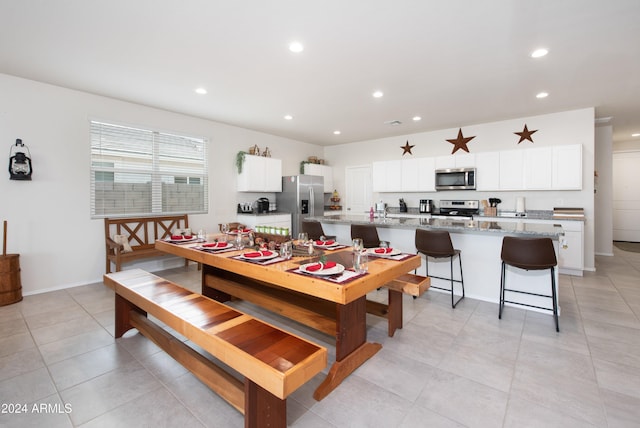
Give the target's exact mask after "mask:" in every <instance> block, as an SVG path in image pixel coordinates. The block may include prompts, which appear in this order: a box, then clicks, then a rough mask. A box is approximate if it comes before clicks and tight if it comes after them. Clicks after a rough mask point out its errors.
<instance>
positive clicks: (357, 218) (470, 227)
mask: <svg viewBox="0 0 640 428" xmlns="http://www.w3.org/2000/svg"><path fill="white" fill-rule="evenodd" d="M309 220H315V221H319V222H321V223H326V224H373V225H375V226H376V227H386V228H399V229H418V228H420V229H438V230H447V231H449V232H451V233H493V234H497V235H524V236H532V237H534V236H537V237H540V236H542V237H549V238H552V239H558V238H559V237H560V236H563V235H564V232H563V230H562V227H560V226H559V225H554V224H546V223H529V222H527V221H526V219H523V220H522V221H518V222H514V221H509V222H500V221H489V220H482V219H481V218H476V219H474V220H456V219H440V218H425V217H423V218H386V219H383V218H374V219H373V220H370V219H369V216H368V215H367V216H364V215H326V216H323V217H310V218H309Z"/></svg>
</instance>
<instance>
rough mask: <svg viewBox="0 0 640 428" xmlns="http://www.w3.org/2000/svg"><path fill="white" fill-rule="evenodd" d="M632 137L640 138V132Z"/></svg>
mask: <svg viewBox="0 0 640 428" xmlns="http://www.w3.org/2000/svg"><path fill="white" fill-rule="evenodd" d="M631 136H632V137H640V132H636V133H635V134H631Z"/></svg>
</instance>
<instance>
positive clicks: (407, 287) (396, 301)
mask: <svg viewBox="0 0 640 428" xmlns="http://www.w3.org/2000/svg"><path fill="white" fill-rule="evenodd" d="M430 286H431V279H430V278H429V277H426V276H421V275H415V274H412V273H406V274H404V275H402V276H399V277H398V278H396V279H394V280H393V281H391V282H388V283H386V284H385V285H384V288H386V289H387V290H388V291H389V293H388V303H387V304H384V303H380V302H374V301H371V300H367V312H368V313H370V314H373V315H377V316H380V317H384V318H387V320H388V323H387V324H388V334H389V337H392V336H393V335H394V334H395V332H396V330H397V329H398V328H402V294H409V295H410V296H413V297H414V298H416V297H420V296H422V295H423V294H424V293H425V291H427V290H428V289H429V287H430Z"/></svg>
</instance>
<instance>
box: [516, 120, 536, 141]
mask: <svg viewBox="0 0 640 428" xmlns="http://www.w3.org/2000/svg"><path fill="white" fill-rule="evenodd" d="M535 132H538V130H537V129H536V130H534V131H529V130H528V129H527V124H526V123H525V124H524V129H523V130H522V132H514V134H516V135H519V136H520V141H518V144H520V143H522V142H523V141H524V140H529V141H531V142H532V143H533V138H531V135H532V134H533V133H535Z"/></svg>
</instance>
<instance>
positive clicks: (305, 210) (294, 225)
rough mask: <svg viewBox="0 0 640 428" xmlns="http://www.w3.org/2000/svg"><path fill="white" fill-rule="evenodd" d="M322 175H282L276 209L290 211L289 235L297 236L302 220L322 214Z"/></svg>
mask: <svg viewBox="0 0 640 428" xmlns="http://www.w3.org/2000/svg"><path fill="white" fill-rule="evenodd" d="M323 191H324V177H320V176H317V175H290V176H287V177H282V192H281V193H276V203H277V206H278V211H287V212H290V213H291V236H292V237H294V238H295V237H297V236H298V232H300V230H301V227H302V220H304V219H305V218H307V217H314V216H322V215H324V194H323Z"/></svg>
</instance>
